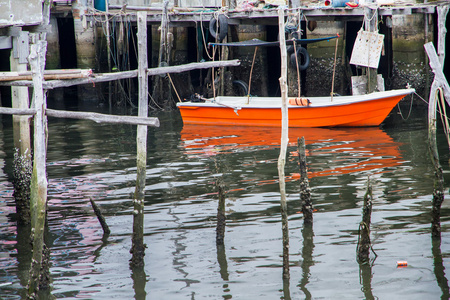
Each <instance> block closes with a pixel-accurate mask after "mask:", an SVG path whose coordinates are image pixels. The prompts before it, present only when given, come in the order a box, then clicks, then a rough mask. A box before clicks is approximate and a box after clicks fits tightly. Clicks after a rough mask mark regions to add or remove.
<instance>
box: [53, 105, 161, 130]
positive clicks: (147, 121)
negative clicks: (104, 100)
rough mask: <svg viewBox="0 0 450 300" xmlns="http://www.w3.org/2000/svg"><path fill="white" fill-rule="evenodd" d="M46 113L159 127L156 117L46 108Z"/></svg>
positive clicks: (71, 117)
mask: <svg viewBox="0 0 450 300" xmlns="http://www.w3.org/2000/svg"><path fill="white" fill-rule="evenodd" d="M46 114H47V116H49V117H55V118H68V119H82V120H91V121H94V122H96V123H113V124H132V125H146V126H151V127H159V119H158V118H150V117H147V118H146V117H136V116H122V115H105V114H99V113H92V112H80V111H66V110H54V109H47V110H46Z"/></svg>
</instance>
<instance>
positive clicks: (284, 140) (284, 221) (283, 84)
mask: <svg viewBox="0 0 450 300" xmlns="http://www.w3.org/2000/svg"><path fill="white" fill-rule="evenodd" d="M278 27H279V37H280V53H281V77H280V89H281V118H282V119H281V147H280V155H279V157H278V177H279V179H280V196H281V197H280V202H281V203H280V207H281V226H282V232H283V278H284V279H288V278H289V277H290V275H289V227H288V216H287V201H286V183H285V173H284V166H285V164H286V152H287V144H288V129H289V128H288V120H289V117H288V109H287V104H286V103H287V98H288V95H287V53H286V41H285V36H284V34H285V33H284V9H282V8H279V9H278Z"/></svg>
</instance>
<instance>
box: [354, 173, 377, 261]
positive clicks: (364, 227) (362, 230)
mask: <svg viewBox="0 0 450 300" xmlns="http://www.w3.org/2000/svg"><path fill="white" fill-rule="evenodd" d="M372 200H373V199H372V185H371V184H370V180H367V190H366V194H365V195H364V204H363V211H362V212H363V216H362V221H361V223H360V224H359V237H358V245H357V249H356V252H357V255H358V262H360V263H364V262H367V261H368V260H369V252H370V251H369V250H370V248H371V244H370V222H371V216H372Z"/></svg>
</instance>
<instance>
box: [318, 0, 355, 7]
mask: <svg viewBox="0 0 450 300" xmlns="http://www.w3.org/2000/svg"><path fill="white" fill-rule="evenodd" d="M347 2H356V3H358V1H357V0H353V1H352V0H326V1H325V6H332V7H345V6H346V3H347Z"/></svg>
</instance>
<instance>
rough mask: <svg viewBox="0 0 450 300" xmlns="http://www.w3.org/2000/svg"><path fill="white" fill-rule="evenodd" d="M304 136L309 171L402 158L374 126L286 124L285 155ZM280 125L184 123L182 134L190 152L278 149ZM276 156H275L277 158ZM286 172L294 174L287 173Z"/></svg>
mask: <svg viewBox="0 0 450 300" xmlns="http://www.w3.org/2000/svg"><path fill="white" fill-rule="evenodd" d="M301 137H305V143H306V148H307V157H308V158H307V163H308V169H309V177H310V178H311V177H318V176H330V175H339V174H349V173H354V172H361V171H371V172H374V173H379V172H384V169H385V168H387V167H394V166H396V165H398V164H401V163H402V162H403V160H402V158H401V154H400V151H399V146H400V145H401V143H398V142H395V141H394V140H393V139H392V138H391V137H390V136H389V135H388V134H387V133H386V132H384V131H383V130H382V129H380V128H379V127H365V128H361V127H359V128H336V129H335V128H331V129H330V128H289V149H288V150H289V151H290V158H289V159H291V160H292V159H296V158H294V156H297V139H298V138H301ZM280 139H281V129H280V128H273V127H267V128H266V127H231V126H201V125H184V127H183V130H182V131H181V140H182V142H183V146H184V148H185V151H186V154H187V155H190V156H193V155H195V156H199V155H203V156H214V155H217V154H224V153H239V152H245V151H256V150H258V151H259V150H269V149H277V148H279V145H280ZM277 159H278V156H274V157H273V160H274V161H275V162H276V160H277ZM290 177H291V178H294V179H295V178H296V177H298V174H295V173H293V174H291V176H290Z"/></svg>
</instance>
